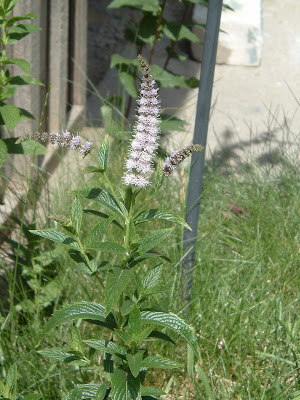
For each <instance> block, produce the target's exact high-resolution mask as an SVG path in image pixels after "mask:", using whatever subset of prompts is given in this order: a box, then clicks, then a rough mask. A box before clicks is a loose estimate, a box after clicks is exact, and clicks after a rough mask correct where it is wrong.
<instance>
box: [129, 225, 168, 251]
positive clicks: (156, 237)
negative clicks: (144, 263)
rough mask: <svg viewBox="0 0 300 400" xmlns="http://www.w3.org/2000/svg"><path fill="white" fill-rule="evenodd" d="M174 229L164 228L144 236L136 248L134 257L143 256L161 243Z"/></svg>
mask: <svg viewBox="0 0 300 400" xmlns="http://www.w3.org/2000/svg"><path fill="white" fill-rule="evenodd" d="M172 231H173V228H168V229H162V230H160V231H157V232H155V233H152V234H151V235H148V236H146V237H144V238H143V239H142V240H141V241H140V243H139V245H138V247H137V249H135V251H134V254H133V257H134V258H136V257H135V256H137V255H138V256H141V255H143V254H145V253H147V251H149V250H151V249H153V248H154V247H155V246H157V245H158V244H161V243H162V242H163V241H164V240H165V239H166V238H167V237H168V236H169V235H170V234H171V233H172Z"/></svg>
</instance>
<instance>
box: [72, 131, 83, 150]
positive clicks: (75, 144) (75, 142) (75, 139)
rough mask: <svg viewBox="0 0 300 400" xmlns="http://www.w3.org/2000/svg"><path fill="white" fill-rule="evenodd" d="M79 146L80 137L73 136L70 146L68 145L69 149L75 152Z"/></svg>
mask: <svg viewBox="0 0 300 400" xmlns="http://www.w3.org/2000/svg"><path fill="white" fill-rule="evenodd" d="M80 144H81V137H80V136H79V135H78V134H77V135H76V136H73V137H72V139H71V141H70V144H69V148H70V149H71V150H77V149H78V148H79V147H80Z"/></svg>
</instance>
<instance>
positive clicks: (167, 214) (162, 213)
mask: <svg viewBox="0 0 300 400" xmlns="http://www.w3.org/2000/svg"><path fill="white" fill-rule="evenodd" d="M155 219H161V220H164V221H170V222H176V223H177V224H179V225H182V226H184V227H185V228H187V229H190V230H191V227H190V226H189V225H188V224H187V223H186V222H185V220H184V219H183V218H181V217H180V216H179V215H177V214H175V213H174V212H172V211H169V210H162V209H157V208H152V209H150V210H145V211H142V212H141V213H140V214H139V215H138V216H137V217H135V218H134V223H135V225H137V224H141V223H142V222H147V221H151V220H155Z"/></svg>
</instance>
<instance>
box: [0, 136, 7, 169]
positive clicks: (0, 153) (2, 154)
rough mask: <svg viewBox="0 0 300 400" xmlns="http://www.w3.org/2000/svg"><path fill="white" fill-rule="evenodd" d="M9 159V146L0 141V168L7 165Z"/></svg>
mask: <svg viewBox="0 0 300 400" xmlns="http://www.w3.org/2000/svg"><path fill="white" fill-rule="evenodd" d="M6 157H7V146H6V144H5V142H3V140H1V139H0V168H1V167H2V165H3V164H4V163H5V160H6Z"/></svg>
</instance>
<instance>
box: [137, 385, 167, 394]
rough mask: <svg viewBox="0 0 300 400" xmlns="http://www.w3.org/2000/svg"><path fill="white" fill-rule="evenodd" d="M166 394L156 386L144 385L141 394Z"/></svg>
mask: <svg viewBox="0 0 300 400" xmlns="http://www.w3.org/2000/svg"><path fill="white" fill-rule="evenodd" d="M164 394H166V393H165V392H164V391H163V390H160V389H157V388H155V387H151V386H148V387H142V388H141V395H142V396H162V395H164Z"/></svg>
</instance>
